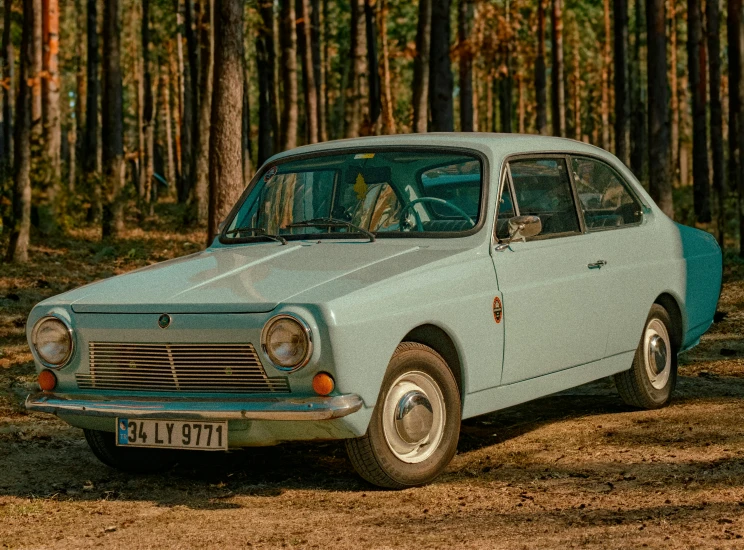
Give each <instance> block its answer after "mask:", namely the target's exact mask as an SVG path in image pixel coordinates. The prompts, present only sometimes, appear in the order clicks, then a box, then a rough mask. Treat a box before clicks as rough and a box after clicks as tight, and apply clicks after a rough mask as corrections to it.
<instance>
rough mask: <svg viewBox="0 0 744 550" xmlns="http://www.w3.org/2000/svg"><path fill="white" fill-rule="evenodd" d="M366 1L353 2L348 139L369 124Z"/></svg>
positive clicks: (359, 132) (359, 133)
mask: <svg viewBox="0 0 744 550" xmlns="http://www.w3.org/2000/svg"><path fill="white" fill-rule="evenodd" d="M364 4H365V0H351V52H350V57H351V61H350V62H351V66H350V69H351V70H350V73H351V74H350V77H351V82H350V83H349V90H348V100H347V101H346V117H345V118H346V137H347V138H352V137H358V136H359V135H361V132H362V128H363V127H364V126H365V121H366V122H367V123H369V118H368V117H369V98H368V93H369V65H368V61H367V25H366V16H365V12H364Z"/></svg>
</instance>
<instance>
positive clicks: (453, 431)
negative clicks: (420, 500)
mask: <svg viewBox="0 0 744 550" xmlns="http://www.w3.org/2000/svg"><path fill="white" fill-rule="evenodd" d="M459 433H460V392H459V389H458V387H457V382H456V381H455V377H454V376H453V374H452V372H451V371H450V370H449V368H448V367H447V363H445V361H444V359H442V357H441V356H440V355H439V354H438V353H437V352H435V351H434V350H433V349H431V348H430V347H428V346H424V345H423V344H418V343H413V342H404V343H402V344H400V345H399V346H398V348H397V349H396V351H395V353H394V354H393V358H392V359H391V360H390V364H389V365H388V370H387V373H386V374H385V379H384V381H383V384H382V388H381V390H380V396H379V397H378V399H377V405H376V407H375V410H374V412H373V414H372V420H371V421H370V425H369V428H368V429H367V433H366V434H365V435H364V436H363V437H360V438H358V439H348V440H347V441H346V450H347V452H348V454H349V459H350V460H351V463H352V464H353V465H354V468H355V469H356V471H357V472H358V473H359V475H361V476H362V477H363V478H364V479H366V480H367V481H369V482H370V483H373V484H374V485H378V486H380V487H386V488H390V489H403V488H405V487H413V486H416V485H423V484H425V483H428V482H430V481H432V480H433V479H434V478H436V477H437V476H438V475H439V474H440V473H441V472H442V470H444V468H445V467H446V466H447V464H449V462H450V460H451V459H452V457H453V456H454V454H455V451H456V450H457V440H458V436H459Z"/></svg>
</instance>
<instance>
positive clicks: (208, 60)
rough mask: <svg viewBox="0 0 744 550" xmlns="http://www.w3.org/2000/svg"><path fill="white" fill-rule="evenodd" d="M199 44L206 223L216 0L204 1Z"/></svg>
mask: <svg viewBox="0 0 744 550" xmlns="http://www.w3.org/2000/svg"><path fill="white" fill-rule="evenodd" d="M199 6H200V15H201V17H200V19H201V21H200V24H199V35H200V39H199V43H200V48H201V52H200V53H201V55H200V59H201V67H200V69H199V94H200V95H199V132H198V135H197V141H196V174H194V176H195V178H196V188H195V189H194V191H195V192H194V198H195V199H196V200H195V202H196V221H197V223H199V224H200V225H201V224H205V223H207V219H208V217H209V134H210V131H211V129H210V119H211V114H212V81H213V74H214V46H213V45H214V34H213V32H212V11H213V9H214V6H213V0H200V3H199Z"/></svg>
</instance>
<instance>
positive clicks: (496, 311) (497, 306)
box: [493, 296, 504, 324]
mask: <svg viewBox="0 0 744 550" xmlns="http://www.w3.org/2000/svg"><path fill="white" fill-rule="evenodd" d="M503 316H504V308H503V307H502V306H501V299H500V298H499V297H498V296H496V298H494V299H493V318H494V320H495V321H496V323H497V324H498V323H500V322H501V319H502V318H503Z"/></svg>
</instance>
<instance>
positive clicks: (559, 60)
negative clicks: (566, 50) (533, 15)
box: [550, 0, 566, 137]
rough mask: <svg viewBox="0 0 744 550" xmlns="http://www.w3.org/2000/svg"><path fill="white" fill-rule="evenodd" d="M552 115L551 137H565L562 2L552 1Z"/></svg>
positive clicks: (558, 0) (561, 0) (560, 0)
mask: <svg viewBox="0 0 744 550" xmlns="http://www.w3.org/2000/svg"><path fill="white" fill-rule="evenodd" d="M551 5H552V10H551V23H552V31H553V33H552V49H551V52H550V53H551V57H552V62H553V69H552V71H551V77H552V84H553V86H552V92H553V94H552V102H551V105H552V115H553V135H554V136H561V137H565V135H566V93H565V86H564V84H565V80H564V77H563V0H552V4H551Z"/></svg>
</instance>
